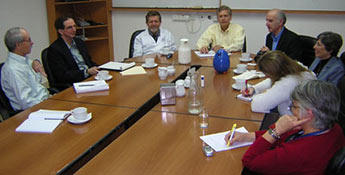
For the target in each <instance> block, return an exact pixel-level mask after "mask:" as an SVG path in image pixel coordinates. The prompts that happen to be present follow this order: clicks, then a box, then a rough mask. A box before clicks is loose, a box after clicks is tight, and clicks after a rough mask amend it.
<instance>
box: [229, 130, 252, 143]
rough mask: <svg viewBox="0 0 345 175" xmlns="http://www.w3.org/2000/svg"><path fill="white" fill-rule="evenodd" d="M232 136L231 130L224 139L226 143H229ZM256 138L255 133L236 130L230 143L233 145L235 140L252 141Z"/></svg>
mask: <svg viewBox="0 0 345 175" xmlns="http://www.w3.org/2000/svg"><path fill="white" fill-rule="evenodd" d="M230 136H231V132H229V133H228V134H226V135H225V137H224V141H225V144H227V143H228V141H229V139H230ZM254 140H255V133H254V132H250V133H242V132H235V133H234V136H233V138H232V139H231V142H230V145H232V144H233V143H235V142H252V141H254Z"/></svg>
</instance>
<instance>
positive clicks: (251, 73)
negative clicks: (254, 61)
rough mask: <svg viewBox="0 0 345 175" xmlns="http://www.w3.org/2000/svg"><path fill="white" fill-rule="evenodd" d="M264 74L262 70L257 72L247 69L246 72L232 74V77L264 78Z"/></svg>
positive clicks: (246, 78) (245, 78)
mask: <svg viewBox="0 0 345 175" xmlns="http://www.w3.org/2000/svg"><path fill="white" fill-rule="evenodd" d="M264 77H265V74H264V73H262V72H257V71H256V70H248V71H246V72H243V73H242V74H240V75H237V76H233V77H232V78H233V79H244V80H250V79H255V78H264Z"/></svg>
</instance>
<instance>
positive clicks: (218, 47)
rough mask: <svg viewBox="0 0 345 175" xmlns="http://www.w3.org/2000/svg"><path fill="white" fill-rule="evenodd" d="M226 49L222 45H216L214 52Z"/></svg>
mask: <svg viewBox="0 0 345 175" xmlns="http://www.w3.org/2000/svg"><path fill="white" fill-rule="evenodd" d="M223 48H224V47H223V46H221V45H215V46H214V47H213V48H212V50H214V52H217V51H218V50H219V49H223Z"/></svg>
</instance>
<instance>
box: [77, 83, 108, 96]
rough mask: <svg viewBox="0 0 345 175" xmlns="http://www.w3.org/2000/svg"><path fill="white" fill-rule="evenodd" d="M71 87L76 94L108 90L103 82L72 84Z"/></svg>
mask: <svg viewBox="0 0 345 175" xmlns="http://www.w3.org/2000/svg"><path fill="white" fill-rule="evenodd" d="M73 87H74V90H75V92H76V93H77V94H79V93H85V92H95V91H103V90H108V89H109V85H108V84H107V83H106V82H105V81H104V80H98V81H86V82H80V83H73Z"/></svg>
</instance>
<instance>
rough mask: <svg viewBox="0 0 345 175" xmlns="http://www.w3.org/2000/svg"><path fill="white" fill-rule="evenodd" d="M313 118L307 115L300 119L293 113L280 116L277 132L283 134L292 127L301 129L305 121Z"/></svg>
mask: <svg viewBox="0 0 345 175" xmlns="http://www.w3.org/2000/svg"><path fill="white" fill-rule="evenodd" d="M311 119H312V117H308V116H305V117H303V119H300V120H299V119H298V118H297V117H295V116H291V115H284V116H282V117H280V118H279V120H278V121H277V122H276V124H275V125H276V129H275V130H276V132H277V134H278V135H282V134H284V133H286V132H288V131H290V130H292V129H301V126H302V125H303V124H304V123H307V122H309V121H310V120H311Z"/></svg>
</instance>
